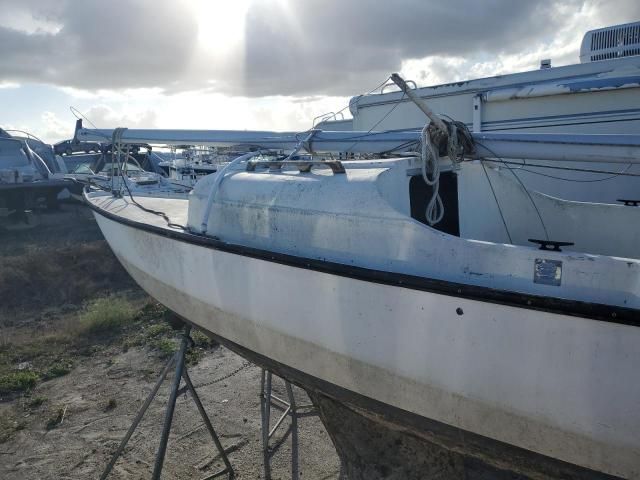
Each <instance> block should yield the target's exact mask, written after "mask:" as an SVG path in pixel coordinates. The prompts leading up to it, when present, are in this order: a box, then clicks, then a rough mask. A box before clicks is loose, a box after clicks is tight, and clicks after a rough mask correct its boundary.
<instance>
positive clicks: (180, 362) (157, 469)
mask: <svg viewBox="0 0 640 480" xmlns="http://www.w3.org/2000/svg"><path fill="white" fill-rule="evenodd" d="M190 332H191V326H190V325H186V326H185V327H184V333H183V334H182V341H181V343H180V349H179V350H178V351H177V352H176V353H175V355H174V356H173V357H171V359H170V360H169V361H168V362H167V364H166V365H165V367H164V369H163V370H162V373H161V374H160V376H159V377H158V381H157V382H156V384H155V386H154V387H153V390H152V391H151V393H149V396H148V397H147V399H146V400H145V402H144V404H143V405H142V408H141V409H140V411H139V412H138V414H137V415H136V418H135V419H134V420H133V423H132V424H131V427H129V430H128V431H127V433H126V435H125V436H124V438H123V439H122V442H121V443H120V445H119V446H118V449H117V450H116V452H115V453H114V454H113V457H111V461H110V462H109V464H108V465H107V468H105V470H104V472H103V473H102V476H101V477H100V480H105V479H106V478H107V476H108V475H109V473H111V470H112V469H113V467H114V465H115V464H116V462H117V460H118V458H119V457H120V455H122V452H123V451H124V448H125V447H126V445H127V443H128V442H129V439H130V438H131V436H132V435H133V432H134V431H135V430H136V428H137V427H138V424H139V423H140V421H141V420H142V417H143V416H144V414H145V412H146V411H147V409H148V408H149V405H151V402H152V401H153V399H154V398H155V396H156V394H157V393H158V390H159V389H160V386H161V385H162V382H164V380H165V378H166V377H167V374H168V373H169V370H171V366H172V365H173V364H174V363H175V366H176V371H175V376H174V378H173V383H172V385H171V394H170V395H169V401H168V403H167V409H166V411H165V417H164V425H163V427H162V435H161V437H160V446H159V447H158V452H157V453H156V460H155V464H154V467H153V474H152V476H151V478H152V479H153V480H160V475H161V474H162V466H163V464H164V457H165V454H166V452H167V443H168V440H169V432H170V431H171V424H172V422H173V412H174V410H175V407H176V400H177V398H178V395H180V394H182V393H186V392H187V391H189V392H190V393H191V398H192V399H193V401H194V403H195V404H196V407H198V411H199V412H200V416H201V417H202V420H203V421H204V424H205V425H206V427H207V430H209V434H210V435H211V439H212V440H213V443H214V444H215V446H216V449H217V450H218V453H219V455H220V457H221V458H222V461H223V462H224V465H225V467H224V469H222V470H220V471H219V472H216V473H214V474H212V475H209V476H207V477H204V478H203V479H202V480H211V479H213V478H217V477H220V476H222V475H225V474H227V475H228V478H229V479H232V478H234V477H235V472H234V471H233V467H232V466H231V462H229V458H228V457H227V454H226V452H225V451H224V448H223V447H222V444H221V443H220V439H219V438H218V435H217V434H216V431H215V430H214V428H213V425H212V424H211V421H210V420H209V416H208V415H207V412H206V411H205V409H204V406H203V405H202V402H201V401H200V397H198V394H197V393H196V389H195V387H194V386H193V383H192V382H191V378H190V377H189V373H188V372H187V367H186V365H185V354H186V353H187V351H188V350H189V348H190V347H191V346H192V345H193V340H192V339H191V337H190V336H189V333H190ZM182 379H184V382H185V386H184V387H182V388H180V382H181V380H182Z"/></svg>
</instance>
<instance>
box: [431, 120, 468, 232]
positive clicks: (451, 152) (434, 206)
mask: <svg viewBox="0 0 640 480" xmlns="http://www.w3.org/2000/svg"><path fill="white" fill-rule="evenodd" d="M432 125H433V123H431V122H430V123H428V124H426V125H425V126H424V128H423V129H422V132H421V135H420V143H421V159H422V178H423V180H424V182H425V183H426V184H427V185H429V186H430V187H431V190H432V193H431V198H430V199H429V202H427V208H426V211H425V218H426V220H427V223H428V224H429V225H430V226H433V225H436V224H437V223H439V222H440V221H441V220H442V218H443V217H444V205H443V203H442V198H441V197H440V153H439V148H438V144H440V143H441V142H442V141H443V140H444V135H446V137H447V138H446V141H447V156H448V157H449V160H451V163H452V164H453V166H454V168H455V166H456V164H457V163H459V162H461V161H462V160H463V159H464V153H465V150H468V151H469V150H471V149H472V148H473V141H472V140H471V135H470V134H469V132H468V130H467V128H466V125H464V124H461V123H460V122H445V125H446V126H447V130H448V134H446V133H444V132H441V131H440V130H439V129H437V128H432ZM460 137H462V141H461V139H460Z"/></svg>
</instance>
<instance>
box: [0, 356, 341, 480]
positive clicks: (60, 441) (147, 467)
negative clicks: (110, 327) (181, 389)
mask: <svg viewBox="0 0 640 480" xmlns="http://www.w3.org/2000/svg"><path fill="white" fill-rule="evenodd" d="M163 363H164V362H163V361H162V360H160V359H159V358H158V357H157V355H155V354H154V353H149V352H147V351H146V350H145V349H144V348H133V349H130V350H129V351H127V352H125V353H122V352H105V353H104V354H102V355H98V356H94V357H91V358H89V359H88V360H87V361H86V362H85V363H83V364H82V365H79V366H78V367H76V368H75V369H74V370H73V371H72V372H71V373H69V374H68V375H66V376H64V377H60V378H57V379H54V380H50V381H48V382H44V383H42V384H41V385H39V386H38V387H36V389H35V391H34V392H32V395H38V396H44V397H46V398H47V401H46V402H45V403H44V404H43V405H42V406H41V407H39V408H37V409H34V410H29V409H25V410H24V411H23V412H22V416H23V418H24V421H25V422H26V426H25V428H24V429H23V430H21V431H19V432H18V433H17V435H16V436H15V437H14V438H13V439H12V440H10V441H9V442H6V443H4V444H0V478H3V479H6V480H13V479H15V480H18V479H27V478H29V479H32V478H42V479H45V478H46V479H49V478H50V479H54V478H57V479H64V478H74V479H75V478H78V479H80V478H83V479H84V478H98V477H99V475H100V473H101V472H102V470H103V468H104V466H105V465H106V464H107V462H108V461H109V458H110V453H111V452H113V451H114V450H115V448H116V447H117V445H118V444H119V442H120V440H121V438H122V437H123V435H124V434H125V432H126V431H127V429H128V428H129V425H130V424H131V422H132V419H133V417H134V416H135V414H136V412H137V410H138V409H139V407H140V406H141V405H142V403H143V402H144V400H145V398H146V396H147V394H148V393H149V392H150V391H151V389H152V387H153V385H154V383H155V379H156V376H157V374H158V373H159V372H160V370H161V369H162V365H163ZM244 363H245V362H244V360H243V359H242V358H241V357H239V356H237V355H235V354H234V353H232V352H230V351H229V350H226V349H225V348H224V347H218V348H217V349H216V350H215V351H214V352H212V353H210V354H207V355H206V357H205V358H204V359H202V360H201V361H200V362H199V363H198V365H196V366H195V367H192V368H191V369H190V374H191V378H192V380H193V382H194V383H195V385H196V387H198V385H200V384H203V383H208V382H210V381H211V380H215V379H217V378H220V377H223V376H225V375H226V374H228V373H230V372H232V371H234V370H235V369H237V368H239V367H241V366H243V364H244ZM274 383H275V384H276V385H275V386H274V393H275V392H276V390H279V392H278V393H279V395H280V396H284V388H283V383H282V382H281V381H275V382H274ZM169 388H170V379H167V381H165V383H164V384H163V387H162V388H161V390H160V392H159V394H158V397H157V398H156V399H155V400H154V402H153V403H152V404H151V407H150V408H149V410H148V411H147V414H146V416H145V417H144V420H143V421H142V423H141V424H140V426H139V428H138V431H137V432H136V433H135V434H134V435H133V437H132V438H131V441H130V443H129V446H128V447H127V449H126V451H125V454H124V456H123V457H122V458H121V460H120V461H119V462H118V463H117V465H116V467H115V469H114V470H113V472H112V474H111V476H110V478H114V479H116V478H122V479H125V478H127V479H129V478H150V476H151V472H152V470H153V462H154V454H155V450H156V449H157V447H158V440H159V437H160V429H161V425H162V421H163V415H164V407H165V405H166V401H167V398H168V395H169ZM259 389H260V369H259V368H257V367H255V366H253V365H250V366H249V367H247V368H244V369H243V370H241V371H240V372H239V373H238V374H236V375H235V376H233V377H231V378H228V379H226V380H223V381H221V382H217V383H214V384H212V385H208V386H204V387H200V388H199V389H198V392H199V395H200V397H201V399H202V401H203V403H204V405H205V408H206V409H207V411H208V413H209V416H210V418H211V420H212V422H213V424H214V427H215V428H216V430H217V432H218V434H219V436H220V438H221V441H222V444H223V446H224V447H225V449H229V448H230V449H232V450H233V451H232V452H231V453H230V454H229V458H230V460H231V462H232V465H233V466H234V468H235V470H236V473H237V478H240V479H245V478H246V479H249V478H251V479H258V478H264V474H263V462H262V443H261V437H260V398H259ZM297 393H298V394H301V400H302V396H303V395H304V394H303V393H301V392H297ZM111 399H115V400H116V406H115V408H113V409H112V410H110V411H106V410H107V406H108V404H109V401H110V400H111ZM20 403H21V399H16V400H14V401H12V402H7V403H3V404H0V415H4V414H5V413H6V412H7V411H8V410H14V411H15V410H23V409H22V408H21V405H20ZM60 408H62V409H65V411H66V413H65V415H64V420H63V421H62V423H61V424H60V425H59V426H57V427H56V428H54V429H52V430H47V429H46V422H47V419H48V418H50V417H51V415H52V414H53V413H52V412H55V411H57V410H58V409H60ZM274 412H275V410H274ZM12 413H13V412H12ZM299 432H300V433H299V434H300V473H301V478H311V479H333V478H337V477H338V474H339V464H338V459H337V455H336V454H335V451H334V449H333V445H332V444H331V441H330V440H329V438H328V436H327V434H326V432H325V431H324V427H323V426H322V424H321V422H320V421H319V420H318V419H317V418H316V417H308V418H304V419H301V420H300V421H299ZM283 437H286V438H284V441H283V443H282V446H281V448H280V450H279V451H278V452H277V453H276V454H275V455H274V457H273V459H272V477H273V478H274V479H275V478H282V479H286V478H290V473H289V472H290V470H289V469H290V460H291V450H290V438H289V437H290V436H289V435H287V431H286V428H284V427H283V428H282V430H281V431H280V432H279V434H278V435H276V438H275V442H277V441H278V440H279V439H282V438H283ZM275 442H274V443H275ZM215 456H216V450H215V447H214V445H213V444H212V442H211V441H210V438H209V436H208V433H207V431H206V429H205V428H204V424H203V423H202V421H201V419H200V416H199V414H198V412H197V410H196V407H195V404H194V403H193V402H192V400H191V398H190V397H189V396H185V395H182V396H180V397H179V399H178V402H177V404H176V411H175V417H174V427H173V429H172V432H171V436H170V439H169V446H168V451H167V457H166V462H165V468H164V478H176V479H192V478H202V477H205V476H206V474H210V473H213V472H215V471H217V470H219V469H220V467H222V466H223V464H222V462H221V461H219V460H218V461H215V462H213V464H211V465H210V466H208V464H209V462H210V461H211V460H212V459H213V458H214V457H215ZM223 478H224V477H223Z"/></svg>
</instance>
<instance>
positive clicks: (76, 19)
mask: <svg viewBox="0 0 640 480" xmlns="http://www.w3.org/2000/svg"><path fill="white" fill-rule="evenodd" d="M3 3H11V2H3ZM56 4H57V5H61V6H60V7H58V8H54V7H53V5H56ZM2 6H3V5H2V4H0V8H2ZM25 9H28V12H29V13H30V15H31V18H32V23H37V21H42V19H47V21H48V22H49V23H50V24H56V22H58V23H59V24H60V25H61V26H60V28H59V29H58V30H57V31H56V30H55V29H54V30H43V29H36V30H33V29H31V30H32V31H29V28H26V29H16V28H13V27H12V26H7V25H8V24H11V22H10V20H11V19H12V18H17V19H20V18H23V16H24V15H23V13H24V11H25ZM2 16H3V21H0V71H1V72H2V80H3V81H5V82H7V81H8V82H34V83H49V84H53V85H59V86H66V87H75V88H81V89H88V90H91V89H120V88H137V87H154V86H162V87H170V86H175V85H177V84H179V83H180V82H181V81H182V76H183V75H184V68H185V67H186V66H187V65H188V64H189V62H190V57H191V53H192V52H193V51H194V49H195V46H196V42H197V29H196V23H195V19H194V18H193V17H192V16H190V15H185V14H184V9H183V8H182V7H181V6H180V5H179V4H176V3H175V2H172V1H170V0H138V1H135V2H131V1H126V0H110V1H109V2H105V1H102V0H83V1H82V2H62V3H58V2H50V1H44V2H26V3H25V4H23V5H22V6H21V8H13V9H9V10H8V11H4V12H3V13H2ZM23 23H24V22H23Z"/></svg>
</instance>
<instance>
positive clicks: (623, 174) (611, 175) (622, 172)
mask: <svg viewBox="0 0 640 480" xmlns="http://www.w3.org/2000/svg"><path fill="white" fill-rule="evenodd" d="M485 161H486V162H499V163H506V164H510V165H516V166H517V167H518V168H517V170H522V171H523V172H529V173H533V174H535V175H542V176H543V177H549V178H554V179H556V180H563V181H565V182H576V183H595V182H604V181H606V180H611V179H612V178H616V177H640V174H638V173H628V172H629V170H630V169H631V167H632V166H633V164H632V163H630V164H628V165H627V166H626V167H625V168H624V169H622V170H620V171H619V172H611V171H607V170H593V169H590V168H571V167H558V166H554V165H538V164H533V163H527V162H526V160H525V161H523V163H520V162H510V161H506V160H492V159H489V158H488V159H485ZM524 167H530V168H548V169H552V170H563V171H567V172H581V173H602V174H605V175H609V176H608V177H605V178H597V179H591V180H578V179H574V178H563V177H557V176H555V175H549V174H546V173H541V172H536V171H534V170H529V169H527V168H524Z"/></svg>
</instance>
